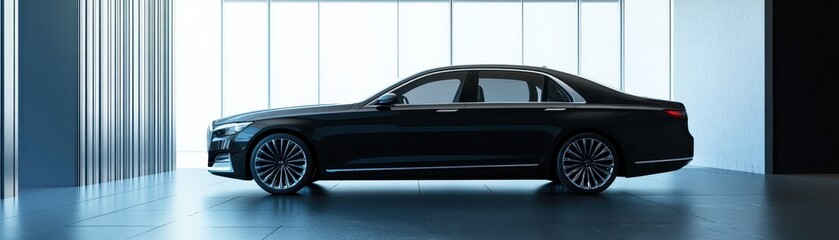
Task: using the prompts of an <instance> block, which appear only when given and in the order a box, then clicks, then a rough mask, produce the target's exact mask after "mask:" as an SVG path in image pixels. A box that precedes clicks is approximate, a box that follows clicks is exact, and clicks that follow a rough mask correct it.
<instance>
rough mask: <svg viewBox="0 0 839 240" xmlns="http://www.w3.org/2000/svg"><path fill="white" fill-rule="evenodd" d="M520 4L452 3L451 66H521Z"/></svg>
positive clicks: (500, 0)
mask: <svg viewBox="0 0 839 240" xmlns="http://www.w3.org/2000/svg"><path fill="white" fill-rule="evenodd" d="M521 5H522V4H521V2H520V1H508V0H454V4H453V5H452V8H453V9H452V14H453V15H452V43H453V44H452V56H453V64H477V63H504V64H521V63H522V61H521V53H522V45H521V44H522V12H521V10H522V8H521Z"/></svg>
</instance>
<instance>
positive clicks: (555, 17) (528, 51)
mask: <svg viewBox="0 0 839 240" xmlns="http://www.w3.org/2000/svg"><path fill="white" fill-rule="evenodd" d="M577 36H578V35H577V1H576V0H556V1H545V0H524V46H523V47H524V64H525V65H531V66H540V67H542V66H543V67H548V68H552V69H556V70H560V71H563V72H567V73H571V74H576V73H577V66H578V65H577V57H578V55H577V54H578V50H577Z"/></svg>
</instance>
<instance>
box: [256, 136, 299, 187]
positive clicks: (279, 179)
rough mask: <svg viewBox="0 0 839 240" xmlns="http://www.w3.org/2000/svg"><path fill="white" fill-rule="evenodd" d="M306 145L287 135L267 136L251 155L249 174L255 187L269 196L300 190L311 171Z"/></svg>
mask: <svg viewBox="0 0 839 240" xmlns="http://www.w3.org/2000/svg"><path fill="white" fill-rule="evenodd" d="M311 156H312V154H311V153H310V152H309V148H308V147H307V146H306V144H305V143H304V142H303V141H302V140H300V138H297V137H295V136H293V135H290V134H284V133H278V134H271V135H268V136H267V137H265V138H263V139H262V140H260V141H259V143H257V144H256V147H255V148H254V150H253V153H251V164H250V166H251V173H253V175H254V178H253V179H254V181H255V182H256V184H257V185H259V187H262V189H264V190H265V191H267V192H269V193H272V194H291V193H295V192H297V191H299V190H300V189H301V188H303V187H304V186H305V185H306V184H308V182H309V181H310V179H311V178H312V173H313V170H314V164H313V159H312V158H311Z"/></svg>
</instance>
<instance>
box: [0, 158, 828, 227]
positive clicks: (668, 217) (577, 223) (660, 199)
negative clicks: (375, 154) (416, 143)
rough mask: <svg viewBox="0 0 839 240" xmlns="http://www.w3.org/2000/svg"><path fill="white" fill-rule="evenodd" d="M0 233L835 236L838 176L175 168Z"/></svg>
mask: <svg viewBox="0 0 839 240" xmlns="http://www.w3.org/2000/svg"><path fill="white" fill-rule="evenodd" d="M2 216H3V218H2V223H1V224H2V225H0V232H2V237H3V238H5V239H129V238H131V239H559V238H567V239H837V236H839V175H760V174H750V173H742V172H734V171H726V170H719V169H711V168H695V167H689V168H685V169H682V170H679V171H676V172H672V173H666V174H659V175H653V176H646V177H639V178H631V179H624V178H619V179H617V180H616V181H615V184H614V185H612V187H611V188H610V189H608V190H607V191H605V192H604V193H602V194H601V195H597V196H579V195H573V194H570V193H568V192H566V190H565V189H564V188H563V187H562V186H560V185H557V184H553V183H551V182H548V181H538V180H520V181H319V182H317V183H316V184H314V185H312V186H309V187H307V188H305V189H304V190H302V191H301V192H300V194H299V195H295V196H270V195H268V194H266V193H265V192H263V191H262V190H261V189H259V187H257V186H256V184H254V183H253V182H246V181H239V180H232V179H225V178H220V177H214V176H211V175H209V174H207V173H206V172H205V171H203V170H179V171H177V172H174V173H166V174H158V175H153V176H147V177H142V178H138V179H131V180H124V181H117V182H111V183H106V184H99V185H94V186H87V187H73V188H43V189H34V188H33V189H23V190H21V193H20V196H19V197H16V198H11V199H4V200H2Z"/></svg>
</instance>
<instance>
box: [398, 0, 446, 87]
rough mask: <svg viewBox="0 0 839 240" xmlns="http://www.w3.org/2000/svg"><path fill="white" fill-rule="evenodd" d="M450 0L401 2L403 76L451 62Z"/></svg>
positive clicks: (400, 35)
mask: <svg viewBox="0 0 839 240" xmlns="http://www.w3.org/2000/svg"><path fill="white" fill-rule="evenodd" d="M449 23H450V19H449V1H448V0H444V1H441V0H413V1H400V2H399V78H400V79H401V78H405V77H408V76H410V75H412V74H414V73H417V72H420V71H424V70H428V69H430V68H435V67H442V66H448V65H449V63H450V57H451V56H450V49H451V46H450V43H451V42H450V37H449V36H450V33H451V31H450V25H449Z"/></svg>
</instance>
